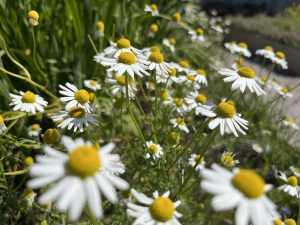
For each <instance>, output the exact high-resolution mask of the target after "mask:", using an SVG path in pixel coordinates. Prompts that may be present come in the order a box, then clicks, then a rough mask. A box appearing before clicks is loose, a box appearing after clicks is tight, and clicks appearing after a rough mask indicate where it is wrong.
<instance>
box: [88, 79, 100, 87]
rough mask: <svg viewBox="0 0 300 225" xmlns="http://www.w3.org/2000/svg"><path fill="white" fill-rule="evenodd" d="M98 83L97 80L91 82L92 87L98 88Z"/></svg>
mask: <svg viewBox="0 0 300 225" xmlns="http://www.w3.org/2000/svg"><path fill="white" fill-rule="evenodd" d="M97 84H98V82H97V81H96V80H90V85H92V86H96V85H97Z"/></svg>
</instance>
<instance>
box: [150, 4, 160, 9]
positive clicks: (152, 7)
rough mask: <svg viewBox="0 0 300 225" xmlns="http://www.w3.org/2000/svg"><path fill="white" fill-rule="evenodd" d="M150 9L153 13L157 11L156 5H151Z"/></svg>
mask: <svg viewBox="0 0 300 225" xmlns="http://www.w3.org/2000/svg"><path fill="white" fill-rule="evenodd" d="M150 7H151V9H152V10H153V11H157V9H158V8H157V5H155V4H151V5H150Z"/></svg>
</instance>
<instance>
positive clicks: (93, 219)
mask: <svg viewBox="0 0 300 225" xmlns="http://www.w3.org/2000/svg"><path fill="white" fill-rule="evenodd" d="M84 212H85V214H86V215H87V217H88V218H89V220H90V221H91V223H92V224H93V225H99V223H98V222H97V220H96V218H95V217H94V215H93V214H92V213H91V212H90V210H89V209H88V208H85V209H84Z"/></svg>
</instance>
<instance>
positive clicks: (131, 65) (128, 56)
mask: <svg viewBox="0 0 300 225" xmlns="http://www.w3.org/2000/svg"><path fill="white" fill-rule="evenodd" d="M141 56H142V55H141V54H138V55H135V54H134V53H131V52H122V53H120V54H119V56H118V58H117V59H115V58H103V59H102V61H101V62H100V63H101V64H102V65H103V66H108V67H110V68H109V69H107V72H116V73H117V75H123V74H125V73H127V74H129V75H130V76H131V78H134V75H135V74H136V75H138V76H140V77H143V76H144V75H149V73H148V72H147V71H146V69H147V67H146V66H145V65H144V60H143V59H142V57H141Z"/></svg>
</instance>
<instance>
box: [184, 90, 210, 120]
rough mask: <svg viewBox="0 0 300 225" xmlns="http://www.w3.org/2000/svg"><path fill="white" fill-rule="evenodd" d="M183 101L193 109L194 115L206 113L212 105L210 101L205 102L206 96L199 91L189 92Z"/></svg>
mask: <svg viewBox="0 0 300 225" xmlns="http://www.w3.org/2000/svg"><path fill="white" fill-rule="evenodd" d="M185 101H186V102H187V103H188V105H189V108H190V109H191V110H195V114H196V115H199V114H201V115H206V114H207V112H209V111H210V109H211V107H212V106H213V104H212V103H210V102H207V98H206V96H205V95H204V94H202V93H199V92H190V93H189V94H188V96H187V97H186V98H185Z"/></svg>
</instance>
